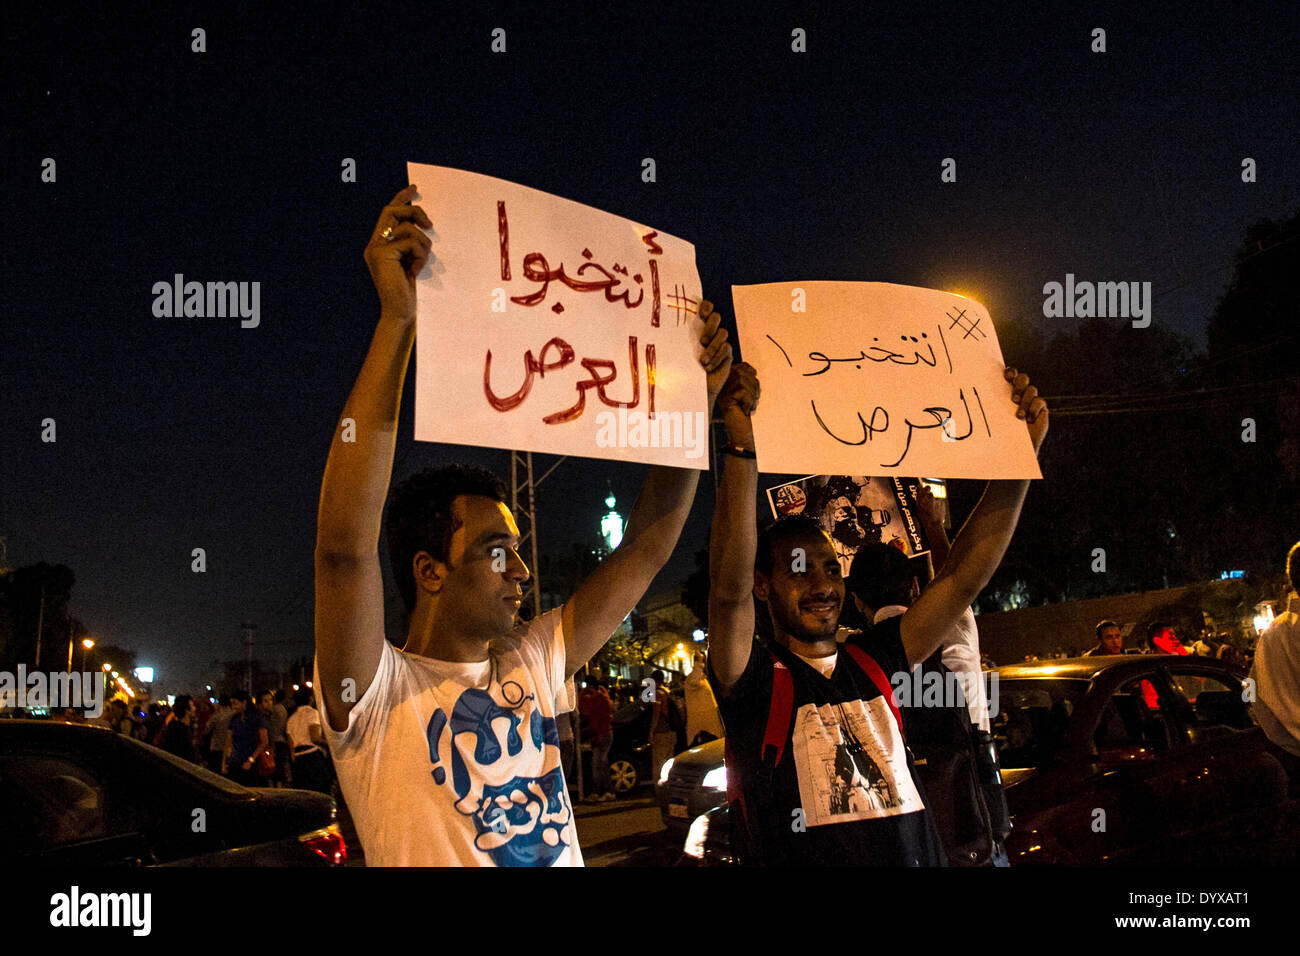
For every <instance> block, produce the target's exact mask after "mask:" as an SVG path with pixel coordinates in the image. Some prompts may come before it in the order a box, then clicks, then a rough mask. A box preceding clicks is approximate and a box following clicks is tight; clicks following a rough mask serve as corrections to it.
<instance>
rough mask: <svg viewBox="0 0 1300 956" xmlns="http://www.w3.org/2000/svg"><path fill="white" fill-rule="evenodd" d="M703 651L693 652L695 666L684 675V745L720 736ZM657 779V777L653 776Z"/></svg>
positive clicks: (692, 744) (715, 703)
mask: <svg viewBox="0 0 1300 956" xmlns="http://www.w3.org/2000/svg"><path fill="white" fill-rule="evenodd" d="M704 664H705V661H704V652H703V651H696V652H695V666H694V667H693V668H691V672H690V673H689V674H687V675H686V746H687V747H698V746H699V745H700V744H702V743H707V742H708V741H710V740H717V739H718V738H719V737H721V736H722V734H723V730H722V719H721V718H720V717H719V716H718V701H717V698H716V697H714V696H713V688H712V687H710V686H709V679H708V677H707V676H706V674H705V670H706V668H705V666H704ZM655 779H658V778H655Z"/></svg>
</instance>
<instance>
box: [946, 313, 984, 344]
mask: <svg viewBox="0 0 1300 956" xmlns="http://www.w3.org/2000/svg"><path fill="white" fill-rule="evenodd" d="M948 318H950V319H952V325H950V326H948V328H949V329H953V328H958V329H961V330H962V331H963V332H965V333H966V334H965V335H963V336H962V338H963V339H968V338H970V337H971V336H972V335H974V336H975V337H976V338H977V339H984V338H988V336H986V335H985V334H984V330H983V329H981V328H980V320H979V316H976V317H975V321H974V322H972V321H971V320H970V319H968V318H966V310H965V309H959V310H958V312H957V314H956V315H953V314H952V313H951V312H949V313H948Z"/></svg>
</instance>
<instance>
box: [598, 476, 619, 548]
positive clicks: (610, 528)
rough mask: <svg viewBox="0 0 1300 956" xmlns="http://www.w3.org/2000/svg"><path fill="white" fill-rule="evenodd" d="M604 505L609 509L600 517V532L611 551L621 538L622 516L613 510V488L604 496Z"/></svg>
mask: <svg viewBox="0 0 1300 956" xmlns="http://www.w3.org/2000/svg"><path fill="white" fill-rule="evenodd" d="M605 507H606V508H608V509H609V511H608V512H606V513H605V517H603V518H601V519H600V533H601V535H602V536H603V537H604V539H605V547H606V549H607V551H613V550H614V549H615V548H617V547H618V545H619V542H620V541H622V540H623V516H622V515H620V514H619V513H618V512H617V511H615V510H614V491H613V489H610V492H609V494H608V495H606V496H605Z"/></svg>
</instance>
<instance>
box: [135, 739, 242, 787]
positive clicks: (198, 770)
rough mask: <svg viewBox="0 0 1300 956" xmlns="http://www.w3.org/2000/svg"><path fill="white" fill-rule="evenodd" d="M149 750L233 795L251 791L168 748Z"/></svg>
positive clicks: (182, 770) (152, 755)
mask: <svg viewBox="0 0 1300 956" xmlns="http://www.w3.org/2000/svg"><path fill="white" fill-rule="evenodd" d="M141 746H142V747H143V746H144V745H143V744H142V745H141ZM148 752H149V756H150V757H154V758H157V759H160V760H164V761H166V762H167V763H169V764H171V765H172V767H174V768H175V769H176V770H179V771H180V772H181V773H183V774H186V775H188V776H191V777H198V778H199V779H200V780H202V781H203V782H204V783H206V784H208V785H209V786H213V787H216V788H217V789H219V790H223V791H225V792H226V793H229V794H231V795H233V796H247V795H248V792H249V791H248V788H247V787H244V786H241V785H240V784H237V783H235V781H233V780H229V779H227V778H226V777H222V776H220V775H219V774H215V773H213V772H212V771H211V770H209V769H208V768H207V767H200V766H199V765H198V764H196V763H191V762H190V761H188V760H185V759H183V758H181V757H177V756H176V755H175V754H172V753H168V752H167V751H166V750H159V749H158V748H157V747H150V748H149V751H148Z"/></svg>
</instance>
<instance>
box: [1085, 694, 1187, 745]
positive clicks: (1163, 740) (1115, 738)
mask: <svg viewBox="0 0 1300 956" xmlns="http://www.w3.org/2000/svg"><path fill="white" fill-rule="evenodd" d="M1152 676H1154V675H1152ZM1173 726H1174V721H1173V719H1172V717H1171V715H1170V712H1169V706H1168V700H1167V697H1166V696H1165V695H1161V694H1160V692H1159V691H1158V689H1157V687H1156V685H1155V683H1153V682H1152V681H1151V680H1150V679H1149V678H1147V677H1139V678H1136V679H1134V680H1131V681H1129V682H1128V683H1127V684H1125V685H1123V686H1122V687H1120V688H1119V690H1117V691H1116V692H1115V693H1114V694H1112V695H1111V697H1110V700H1108V701H1107V702H1106V706H1105V707H1104V708H1103V709H1102V712H1101V717H1100V719H1099V720H1098V721H1097V729H1096V731H1095V732H1094V733H1093V742H1094V743H1095V744H1096V746H1097V749H1098V750H1099V751H1100V750H1102V749H1104V748H1119V747H1141V748H1143V749H1144V750H1146V751H1148V752H1149V753H1164V752H1165V751H1167V750H1168V749H1169V747H1170V745H1171V742H1172V741H1173V732H1172V727H1173Z"/></svg>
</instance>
